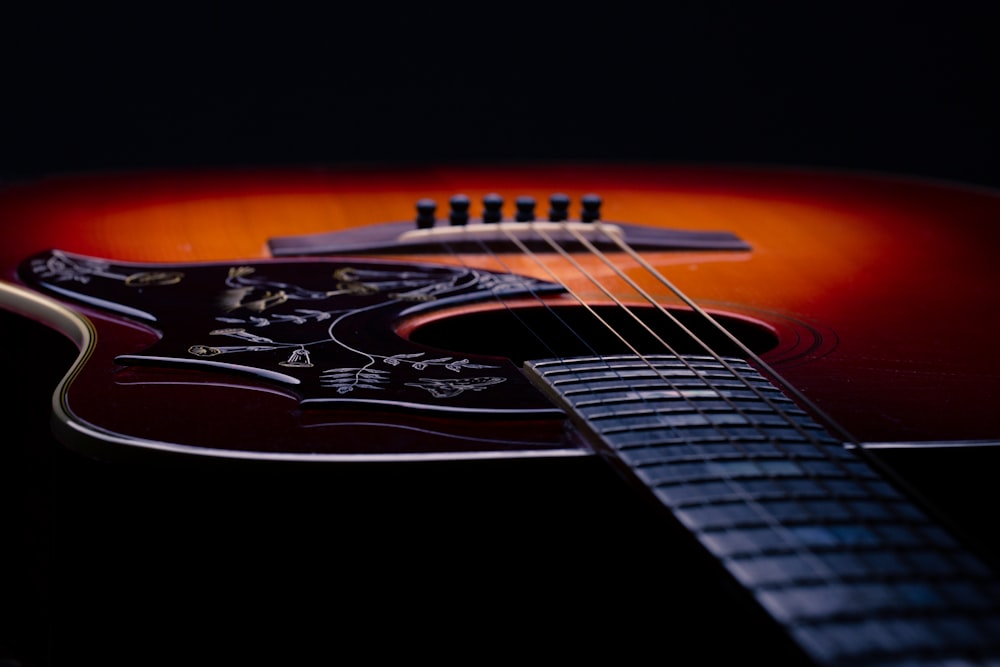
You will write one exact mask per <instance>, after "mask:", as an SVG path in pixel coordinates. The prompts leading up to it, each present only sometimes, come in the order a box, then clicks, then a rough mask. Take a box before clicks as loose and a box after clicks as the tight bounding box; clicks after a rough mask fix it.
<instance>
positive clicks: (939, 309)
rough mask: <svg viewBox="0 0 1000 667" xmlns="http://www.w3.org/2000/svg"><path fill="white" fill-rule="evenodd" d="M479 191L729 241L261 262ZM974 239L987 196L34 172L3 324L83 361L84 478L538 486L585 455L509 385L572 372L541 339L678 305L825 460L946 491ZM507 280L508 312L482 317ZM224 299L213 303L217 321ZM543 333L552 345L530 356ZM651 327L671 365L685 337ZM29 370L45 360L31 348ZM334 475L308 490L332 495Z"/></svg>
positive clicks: (971, 357)
mask: <svg viewBox="0 0 1000 667" xmlns="http://www.w3.org/2000/svg"><path fill="white" fill-rule="evenodd" d="M494 192H496V193H500V194H502V195H503V196H504V197H505V198H506V201H507V206H508V210H509V211H512V208H511V206H512V203H513V201H514V199H515V197H517V196H521V195H530V196H532V197H534V198H535V200H536V201H537V202H539V208H540V210H539V212H538V213H539V217H541V216H542V215H544V212H545V211H544V207H545V206H546V205H547V202H548V198H549V196H550V194H552V193H556V192H559V193H566V194H567V195H569V197H570V200H571V201H572V202H574V206H576V202H579V201H581V199H582V197H583V196H584V195H586V194H588V193H597V194H599V195H600V196H601V198H602V201H603V203H602V208H601V219H602V220H603V221H605V222H607V223H609V224H613V223H625V224H636V225H641V226H643V227H646V228H651V229H654V230H669V229H674V230H683V231H685V232H693V233H704V234H714V233H716V232H724V233H726V234H729V235H731V236H732V237H733V238H735V239H737V240H738V241H739V244H738V245H736V246H732V247H723V246H713V245H711V244H709V245H708V246H706V247H680V248H654V249H651V250H641V251H640V252H639V255H640V256H641V260H639V259H637V258H634V257H631V256H629V255H627V254H626V253H622V252H620V251H617V250H615V249H612V250H609V251H607V253H606V256H608V257H612V258H613V259H612V261H611V262H610V263H609V262H607V261H605V260H604V256H605V254H604V253H586V252H573V253H571V257H572V259H570V258H567V257H566V256H562V255H560V254H559V253H557V252H552V251H549V252H543V251H539V252H527V253H526V252H517V251H512V250H510V249H505V250H500V251H492V250H487V249H485V248H481V249H480V250H478V251H476V250H475V249H473V250H472V251H469V249H468V248H463V250H462V252H461V253H456V252H451V251H448V250H447V249H441V250H437V249H434V248H420V249H414V248H412V247H409V246H406V247H404V248H402V249H401V250H399V251H394V250H393V249H392V248H385V247H380V248H379V249H377V250H373V251H371V252H367V253H366V252H351V253H347V254H338V253H336V252H335V251H327V250H326V249H322V251H321V252H320V251H314V252H309V251H302V252H288V253H287V254H286V255H284V256H276V253H275V250H280V249H282V248H287V247H288V246H286V245H283V242H282V241H279V240H282V239H283V240H289V242H290V243H292V244H293V246H294V244H296V243H298V241H299V240H301V239H312V240H314V241H316V240H319V241H316V242H317V243H319V242H320V241H321V240H322V239H324V238H326V237H325V235H327V234H330V233H337V232H343V231H349V230H358V229H364V228H367V227H371V226H376V225H379V224H381V223H388V222H397V221H411V220H413V219H414V216H415V215H416V213H415V208H414V205H415V203H416V202H417V201H418V200H420V199H422V198H431V199H434V200H435V201H437V202H438V204H439V208H438V211H437V215H438V217H439V221H438V222H437V225H438V226H447V224H448V223H447V221H445V220H444V219H443V218H446V217H447V202H448V200H449V197H451V196H452V195H454V194H456V193H463V194H465V195H467V196H468V197H469V198H470V200H471V201H472V202H473V212H474V214H475V215H478V212H477V210H478V206H479V205H478V202H480V201H481V200H482V198H483V197H484V196H485V195H487V194H489V193H494ZM998 219H1000V196H998V195H997V194H996V193H994V192H989V191H980V190H975V189H971V188H964V187H959V186H952V185H947V184H937V183H926V182H916V181H909V180H904V179H895V178H890V177H882V176H869V175H860V174H840V173H825V172H818V171H817V172H809V171H786V170H769V169H736V168H717V169H709V168H689V167H668V166H658V165H636V166H604V165H600V166H597V165H570V166H560V167H546V166H527V167H523V168H516V167H504V168H491V169H485V168H478V167H472V168H463V169H459V168H438V169H412V170H411V169H397V170H393V169H388V170H371V169H354V170H350V169H343V170H325V171H315V170H311V171H306V170H302V171H275V172H266V171H237V172H227V173H212V172H190V173H162V174H160V173H149V174H140V175H114V174H97V175H86V176H79V177H65V178H63V177H54V178H51V179H46V180H42V181H39V182H35V183H28V184H23V185H14V186H11V187H8V188H7V189H6V191H4V192H3V193H0V220H2V221H3V224H4V225H5V230H6V239H5V243H4V244H3V245H2V246H0V270H2V272H3V273H2V276H0V279H2V281H3V282H2V285H0V287H2V289H0V306H2V307H3V308H4V309H5V310H7V311H10V312H11V313H13V314H15V315H17V316H19V317H24V318H26V319H28V320H32V321H35V322H38V323H41V324H43V325H44V326H46V327H49V328H51V329H53V330H55V331H58V332H59V333H61V334H63V335H65V336H67V337H68V338H69V339H70V340H72V341H73V342H74V343H75V344H76V346H77V348H78V349H79V350H80V354H79V356H78V357H77V359H76V360H75V362H73V363H72V364H70V367H69V368H66V369H63V370H64V371H65V372H66V375H65V377H64V378H63V380H62V382H61V383H60V385H59V388H58V390H57V391H56V393H55V396H54V398H53V415H54V419H53V423H54V427H55V432H56V434H57V435H58V436H59V439H60V440H61V441H63V442H65V443H66V444H68V445H69V446H70V447H71V448H73V449H77V450H79V451H82V452H84V453H85V454H88V455H91V456H93V457H96V458H98V459H108V460H114V461H122V460H124V461H132V460H133V459H135V460H141V461H147V460H148V461H152V462H153V463H156V462H157V461H164V460H174V459H183V460H192V461H216V462H217V461H234V460H248V461H288V462H313V463H317V464H321V463H322V464H330V465H332V466H336V465H337V464H340V465H342V466H343V465H348V466H349V465H350V464H360V463H362V462H364V463H368V462H371V463H379V464H390V465H391V464H407V463H414V462H425V463H431V462H434V461H478V462H480V463H481V464H482V465H483V466H487V465H489V464H498V465H503V463H502V461H508V462H509V461H515V460H517V461H520V460H526V461H534V462H536V463H537V464H538V465H539V466H540V467H539V469H541V470H545V471H547V473H548V472H549V471H551V470H552V468H551V467H550V466H551V465H552V462H553V461H558V460H571V461H588V462H589V461H592V460H594V459H595V457H593V456H592V455H593V454H594V453H595V451H598V450H600V447H596V448H595V446H594V445H593V443H592V442H590V440H589V439H588V437H586V435H585V434H584V435H582V434H581V432H580V430H579V429H576V428H573V427H570V426H568V424H569V422H568V421H567V417H566V414H565V413H564V411H563V409H562V408H560V407H559V406H558V405H557V404H556V402H554V401H553V400H552V397H551V396H549V395H547V394H546V393H545V392H544V391H543V390H541V389H540V388H539V387H538V386H537V383H533V382H532V381H530V380H529V379H526V377H525V374H524V373H523V372H522V371H521V366H522V364H523V363H524V362H526V361H532V360H536V359H539V358H551V357H562V356H574V357H576V356H581V350H580V349H579V348H578V346H577V344H576V343H575V342H574V340H573V339H572V336H571V335H569V334H567V333H565V332H563V331H561V330H560V329H559V327H558V326H557V325H556V324H554V323H556V322H558V323H560V324H563V323H566V322H569V323H570V324H571V326H570V327H568V328H569V329H572V330H573V331H583V332H584V333H589V331H590V330H594V331H595V335H596V336H597V337H598V338H601V334H600V333H598V332H597V330H598V329H600V327H599V325H598V324H596V323H595V322H596V321H600V320H596V321H595V319H594V314H595V313H596V314H597V315H601V316H602V317H603V316H604V314H605V313H609V314H610V313H613V312H616V311H620V310H621V308H622V305H624V306H628V307H630V308H631V307H634V308H635V309H636V310H637V312H641V313H644V314H649V315H650V317H651V320H650V321H654V320H655V318H657V317H659V313H658V307H662V308H665V309H666V310H667V311H669V312H670V313H673V314H676V315H677V316H678V317H679V318H680V322H681V324H686V323H687V322H688V321H689V320H690V318H691V316H692V309H691V307H690V304H689V303H687V302H685V300H684V299H683V298H679V297H678V295H677V294H676V293H675V292H674V290H673V289H672V287H675V288H676V290H677V291H679V292H680V293H682V294H683V295H684V296H685V297H686V298H689V299H690V300H691V302H693V303H696V304H697V307H698V309H703V310H704V312H706V313H708V314H709V315H710V316H711V318H712V320H713V321H716V322H719V323H721V324H722V325H723V326H724V328H725V329H727V330H728V331H730V332H732V333H733V335H735V336H736V337H737V338H738V339H739V340H740V341H741V342H742V345H744V346H745V347H746V349H747V350H749V352H751V353H752V355H753V358H752V359H751V361H753V359H758V360H760V361H762V362H763V363H764V364H765V365H766V375H767V376H768V377H771V375H774V376H775V377H776V378H778V379H780V383H779V384H780V386H782V387H784V388H787V389H788V390H789V391H790V392H792V394H793V396H794V397H795V400H797V401H801V402H804V404H805V406H806V407H807V409H808V412H810V414H812V415H813V416H814V417H815V418H816V419H817V420H818V422H819V423H821V424H822V425H823V426H824V427H826V428H828V429H829V430H830V432H831V433H835V434H836V438H837V439H838V440H840V439H843V440H844V441H845V442H849V443H850V444H851V446H857V445H861V446H867V447H870V448H872V449H873V450H874V451H876V452H886V451H888V452H890V455H891V451H892V450H891V449H889V448H891V447H902V448H905V450H901V451H913V452H919V454H918V456H923V455H925V454H927V453H933V455H934V456H935V457H938V458H936V459H935V461H940V462H941V465H942V469H941V470H942V474H943V475H955V474H957V473H956V471H955V470H954V469H953V468H949V464H948V462H949V461H960V460H961V457H962V456H967V455H968V454H967V453H968V452H969V451H973V449H974V448H982V451H986V450H988V448H990V447H991V446H996V445H998V444H1000V427H998V425H997V422H996V419H995V417H994V415H995V411H996V408H997V400H996V394H995V392H994V391H993V389H992V388H993V387H994V386H995V385H996V383H997V382H1000V357H998V356H997V355H995V354H993V353H992V349H993V347H994V345H995V343H994V336H995V332H996V331H997V330H998V328H1000V314H998V313H997V311H996V308H995V306H996V304H997V302H998V298H997V297H998V296H1000V281H998V279H997V273H996V270H995V268H994V267H995V264H994V263H995V261H996V259H995V254H996V251H997V250H998V248H1000V229H998V227H997V220H998ZM413 228H414V229H416V225H415V224H414V225H413ZM310 242H312V241H310ZM295 247H297V246H295ZM313 247H314V248H319V247H320V246H313ZM53 251H55V252H54V253H53ZM279 254H280V253H279ZM540 259H541V261H539V260H540ZM67 267H69V268H67ZM512 275H513V276H517V282H516V284H513V285H512V286H508V287H505V289H509V290H510V294H511V298H509V299H504V300H497V299H495V298H493V297H494V295H495V293H496V290H495V287H494V286H495V284H496V281H497V280H500V279H501V278H502V277H504V276H512ZM108 276H110V277H108ZM136 276H141V277H139V278H136ZM469 276H473V277H474V280H473V279H471V278H469ZM498 277H499V278H498ZM102 281H103V282H102ZM484 285H485V287H483V286H484ZM553 285H558V286H559V288H558V289H556V288H551V289H550V287H551V286H553ZM279 292H280V304H278V305H276V306H272V305H271V303H272V302H271V301H268V299H274V298H275V295H276V294H277V293H279ZM227 295H228V296H227ZM234 295H235V296H234ZM226 298H234V299H236V300H235V301H232V302H227V303H226V304H224V305H223V306H220V305H219V304H220V300H222V301H224V300H225V299H226ZM608 317H612V315H608ZM643 317H645V315H643ZM289 318H297V319H289ZM616 322H617V320H616ZM629 326H633V328H636V330H639V331H641V330H642V329H643V327H642V326H639V327H634V325H632V324H629ZM692 326H702V327H704V326H705V325H704V324H698V325H694V324H692ZM282 327H284V328H282ZM612 328H615V329H617V325H615V326H614V327H612ZM709 328H711V327H709ZM540 331H541V332H543V333H545V334H548V333H549V332H552V333H553V335H552V336H551V338H550V339H547V340H546V341H545V342H544V343H542V344H540V343H538V342H537V341H535V340H534V338H537V337H538V336H537V333H538V332H540ZM698 331H699V332H700V331H701V330H698ZM317 332H319V333H317ZM671 332H672V333H669V336H668V338H669V340H668V342H669V343H670V344H671V345H674V344H675V341H676V345H678V346H680V347H684V346H686V345H688V344H689V343H688V341H687V340H686V339H685V340H684V341H681V340H680V338H684V337H683V336H680V337H677V336H676V335H675V332H673V329H671ZM697 333H698V332H696V334H697ZM665 335H666V334H665ZM706 335H711V336H715V337H718V336H717V335H716V334H715V333H714V332H710V333H709V334H706ZM317 336H318V338H317ZM695 337H696V338H700V337H701V336H700V335H696V336H695ZM654 338H655V337H654ZM320 339H321V343H322V344H321V345H317V344H314V343H315V342H316V341H317V340H320ZM723 339H724V337H723ZM656 344H657V341H655V340H654V341H653V342H652V343H650V342H648V341H647V342H644V343H642V345H641V348H642V349H640V350H639V351H640V352H641V353H643V354H645V353H650V354H652V353H656V352H658V350H656V349H653V348H655V347H656ZM595 345H596V346H597V348H598V349H596V350H594V349H591V350H590V352H589V353H595V352H596V354H597V355H599V356H600V355H605V354H607V355H611V354H618V353H620V352H621V350H620V349H618V347H617V342H616V341H615V340H614V337H613V336H611V337H610V340H609V341H608V342H600V343H595ZM714 345H715V344H714V343H713V346H714ZM721 345H722V346H726V345H728V343H727V342H726V341H725V340H723V342H722V343H721ZM17 346H18V343H17V342H8V348H12V347H17ZM602 346H606V347H607V350H606V351H605V349H604V347H602ZM583 352H587V350H583ZM737 352H739V350H737ZM685 353H686V352H685ZM729 353H730V351H727V352H726V354H727V355H728V354H729ZM25 354H26V355H30V356H31V357H34V358H37V359H40V360H42V361H41V362H40V363H44V359H45V358H46V350H45V349H44V348H39V347H38V346H28V348H27V350H26V351H25ZM736 356H746V355H743V354H736ZM842 434H843V435H844V437H843V438H841V437H840V436H841V435H842ZM949 452H951V453H949ZM569 465H571V466H572V465H575V464H573V463H570V464H569ZM588 465H589V464H588ZM392 469H393V470H394V472H393V473H392V474H393V475H399V474H400V473H399V472H398V469H397V468H396V467H395V466H393V468H392ZM337 470H339V472H331V473H329V474H331V475H335V476H336V475H344V474H345V473H344V472H343V471H342V470H341V469H340V468H338V469H337ZM425 470H426V468H425ZM363 474H365V475H369V474H373V473H371V472H369V471H367V468H366V472H365V473H363ZM374 474H378V473H374ZM404 474H406V475H409V474H413V475H419V474H421V472H420V466H419V465H418V466H417V469H416V470H413V471H412V473H411V472H407V473H404ZM440 474H441V473H440V472H435V473H434V475H440ZM394 479H397V480H398V479H399V478H398V477H394ZM949 479H950V478H949ZM554 484H557V485H558V482H554ZM931 495H933V493H932V494H931ZM959 523H962V521H961V520H959Z"/></svg>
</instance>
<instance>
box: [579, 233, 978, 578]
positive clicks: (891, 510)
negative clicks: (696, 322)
mask: <svg viewBox="0 0 1000 667" xmlns="http://www.w3.org/2000/svg"><path fill="white" fill-rule="evenodd" d="M571 232H572V230H571ZM607 236H608V238H609V239H610V240H611V241H612V242H614V243H615V245H617V246H618V247H619V248H620V249H621V250H622V251H624V252H626V253H627V254H628V255H629V256H630V257H631V258H632V259H633V260H634V261H636V263H637V264H639V266H641V267H642V268H643V269H644V270H645V271H646V272H647V273H649V274H650V275H652V276H653V277H654V278H655V279H656V281H657V282H659V283H660V284H662V285H663V286H665V287H666V288H667V289H668V290H669V291H670V292H671V293H673V294H674V295H675V296H676V297H677V298H679V299H680V300H681V301H683V302H684V303H685V304H686V305H688V306H689V307H690V308H691V310H692V311H693V312H696V313H697V314H698V315H699V316H700V317H701V318H702V319H703V320H704V321H705V322H707V323H709V324H710V325H711V326H712V327H713V329H714V330H716V331H718V332H719V333H721V334H722V335H724V336H725V337H726V338H727V339H728V340H729V341H730V342H731V343H733V344H734V345H736V346H738V348H739V349H740V350H741V351H742V352H743V354H745V355H746V356H747V358H748V359H750V360H751V361H753V362H754V363H755V364H757V366H758V367H759V368H760V369H762V370H763V371H764V372H765V373H767V374H768V375H769V376H770V377H771V378H772V380H774V381H775V382H777V383H778V384H779V386H780V387H781V388H782V389H783V390H784V391H785V392H786V393H787V394H788V395H789V396H790V397H791V398H793V399H795V400H796V401H797V402H798V403H799V405H800V406H801V407H806V408H808V409H809V410H811V411H812V412H813V414H814V416H815V417H816V418H818V419H819V420H820V422H821V423H824V426H825V427H826V428H827V429H828V430H830V431H832V432H833V433H835V434H836V435H837V436H838V437H840V438H841V440H842V441H843V442H844V443H845V444H851V445H853V446H854V450H855V455H856V456H857V457H858V459H859V460H862V461H865V462H867V463H869V464H870V465H872V467H874V468H877V469H878V468H881V467H880V466H879V465H878V463H877V462H876V461H873V460H872V459H871V457H869V456H868V455H867V454H868V452H867V450H866V448H865V447H864V446H863V445H862V444H861V443H860V442H859V441H858V440H856V439H855V438H854V437H853V436H851V435H850V434H849V432H848V431H847V430H846V429H844V428H843V426H841V425H840V424H838V423H837V422H836V421H835V420H834V419H832V417H830V416H829V415H828V414H827V413H826V412H825V411H823V410H822V409H821V408H819V406H817V405H815V404H814V403H813V402H812V401H810V400H809V399H808V398H807V397H806V396H805V395H803V394H802V393H801V392H800V391H799V390H798V389H797V388H795V387H794V386H793V385H791V384H790V383H788V382H787V381H786V380H785V379H784V378H783V377H782V376H781V375H780V374H779V373H777V372H776V371H775V370H774V369H773V368H771V367H770V365H769V364H767V363H766V362H765V361H764V360H763V359H761V358H760V356H759V355H757V354H756V353H755V352H754V351H753V350H752V349H750V348H749V347H748V346H747V345H746V344H745V343H743V341H741V340H739V338H738V337H736V336H735V335H733V334H732V333H731V332H730V331H728V330H727V329H725V327H723V326H722V324H721V323H719V322H718V320H716V319H715V318H714V317H713V316H712V315H711V314H710V313H708V312H707V311H705V310H704V309H703V308H701V306H699V305H698V304H697V303H696V302H695V301H694V300H692V299H691V298H690V297H688V296H687V295H686V294H685V293H684V292H683V291H682V290H680V289H679V288H678V287H677V286H676V285H675V284H674V283H673V282H672V281H670V280H669V279H667V278H666V276H664V275H663V274H662V273H661V272H660V271H659V270H658V269H656V267H654V266H652V264H650V263H649V262H648V261H647V260H646V259H645V258H643V257H642V256H641V255H640V254H639V253H638V252H637V251H636V250H635V249H634V248H632V247H631V246H629V245H628V244H627V243H626V242H625V241H624V240H622V239H621V238H619V237H617V236H616V235H612V234H608V235H607ZM579 240H581V242H584V243H585V244H587V245H590V244H589V242H588V241H586V239H583V238H581V239H579ZM590 249H591V250H592V252H593V253H594V254H595V255H598V256H600V257H601V259H602V261H603V262H604V263H605V264H606V265H607V266H609V267H611V268H612V269H613V270H614V271H616V272H620V269H619V268H618V266H617V264H615V263H614V262H612V261H611V260H610V259H609V258H607V256H606V255H605V254H604V253H602V252H601V251H600V250H599V249H598V248H596V247H591V248H590ZM635 289H639V288H638V286H635ZM644 298H647V300H648V301H649V302H650V303H652V304H654V305H656V304H655V303H654V302H655V299H653V298H652V297H651V296H648V295H645V294H644ZM658 308H659V309H660V310H664V312H665V314H666V315H667V316H668V317H671V318H672V319H673V318H674V316H673V315H672V314H671V313H669V311H666V310H665V309H662V307H658ZM699 342H700V341H699ZM702 345H703V348H704V349H705V350H706V351H707V352H708V353H709V354H711V355H712V356H713V357H716V358H718V355H717V354H716V352H715V351H714V350H713V349H712V348H711V346H708V345H706V344H704V343H702ZM720 361H721V359H720ZM741 379H743V378H741ZM744 382H746V381H745V379H744ZM762 398H765V400H766V397H763V396H762ZM768 402H769V403H770V401H768ZM790 421H794V420H790ZM833 433H831V435H832V434H833ZM810 442H811V443H812V444H813V446H814V447H815V448H816V449H817V450H819V451H820V452H821V453H822V454H823V456H824V458H826V460H827V461H830V462H832V463H833V465H835V466H836V467H837V468H838V469H839V470H840V471H841V472H842V473H844V474H845V476H847V477H848V478H850V479H851V480H852V481H854V482H855V483H857V484H858V485H859V486H861V487H862V488H864V489H865V490H866V491H867V492H868V493H870V494H871V497H872V498H873V499H876V500H877V501H879V503H878V504H879V506H880V509H881V510H883V511H884V512H885V516H889V517H892V518H893V519H895V520H897V521H898V522H899V523H900V524H901V525H907V524H909V523H910V522H911V521H912V515H911V514H910V513H908V512H907V511H906V510H905V509H904V508H903V507H901V506H900V505H899V504H898V503H896V502H891V501H890V499H888V498H885V497H880V496H881V494H880V493H879V492H878V490H876V489H872V488H871V483H870V481H869V480H867V479H865V478H862V477H861V476H859V475H858V474H857V473H856V472H854V471H852V470H850V469H848V468H847V467H846V463H845V462H844V459H837V458H834V457H831V456H830V455H828V454H827V448H826V447H825V446H823V445H822V444H821V443H819V442H818V441H816V440H815V439H813V438H811V437H810ZM882 472H883V475H884V477H885V479H886V480H887V481H888V483H889V485H890V486H896V487H897V488H898V489H905V490H906V491H907V492H908V493H909V495H910V497H916V496H915V495H914V492H913V490H912V489H911V488H910V487H909V485H907V484H906V483H905V482H903V481H902V480H900V479H899V478H898V477H897V476H895V475H894V474H892V473H891V471H886V470H882ZM874 481H875V482H876V483H877V482H878V481H879V479H878V478H877V477H876V478H874ZM830 497H831V498H834V499H837V498H838V494H836V493H831V494H830ZM841 505H842V506H843V507H845V508H846V509H847V510H848V512H849V514H850V516H851V518H852V519H853V520H854V521H855V522H856V523H857V524H859V525H862V526H865V527H869V526H871V523H872V522H871V520H870V519H869V518H868V517H867V516H863V515H860V514H859V513H858V510H857V509H856V507H855V506H854V505H853V504H852V503H850V502H849V501H845V502H842V503H841ZM872 532H874V533H876V534H877V533H878V531H872ZM885 548H886V549H887V550H889V549H891V550H892V552H893V553H894V554H896V555H897V556H899V557H900V558H901V560H903V561H907V560H908V559H907V558H906V555H905V553H904V552H903V551H900V550H899V548H898V547H897V548H893V547H890V546H887V547H885ZM949 560H953V561H954V559H953V558H949ZM959 565H960V564H959Z"/></svg>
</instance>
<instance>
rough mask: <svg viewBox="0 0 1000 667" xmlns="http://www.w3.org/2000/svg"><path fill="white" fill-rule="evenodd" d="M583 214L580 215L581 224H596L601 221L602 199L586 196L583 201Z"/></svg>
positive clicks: (592, 195) (593, 195) (591, 195)
mask: <svg viewBox="0 0 1000 667" xmlns="http://www.w3.org/2000/svg"><path fill="white" fill-rule="evenodd" d="M581 201H582V203H583V212H582V213H581V214H580V220H581V222H594V221H595V220H600V219H601V198H600V196H599V195H595V194H589V195H584V196H583V198H582V199H581Z"/></svg>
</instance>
